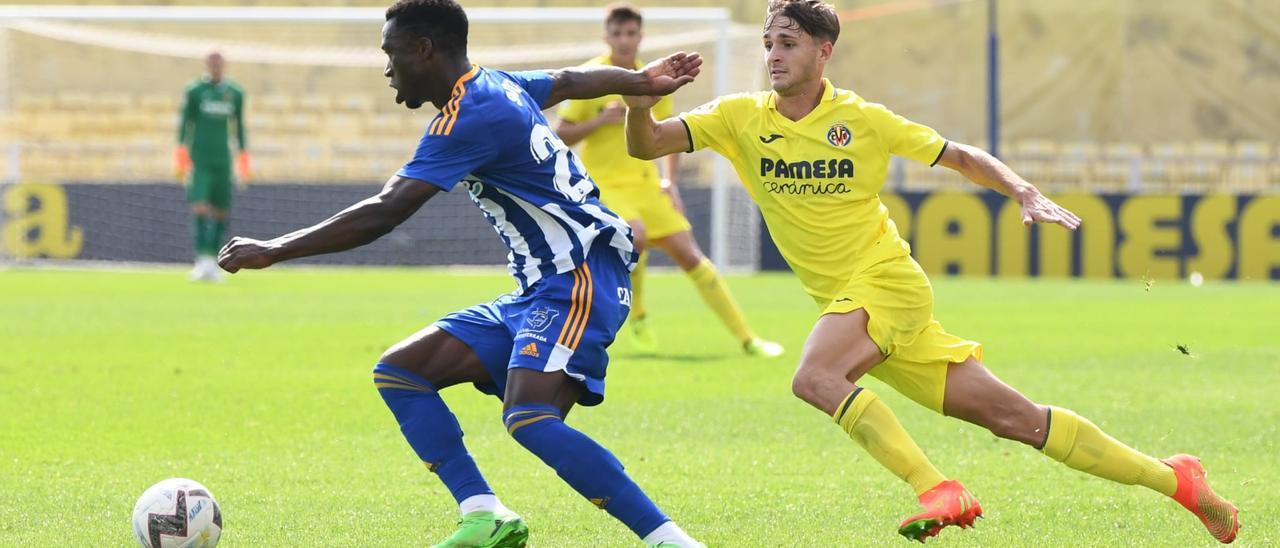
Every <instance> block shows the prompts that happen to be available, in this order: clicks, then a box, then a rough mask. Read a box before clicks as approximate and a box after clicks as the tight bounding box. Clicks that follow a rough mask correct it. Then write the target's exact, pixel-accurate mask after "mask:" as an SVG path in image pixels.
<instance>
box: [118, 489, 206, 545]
mask: <svg viewBox="0 0 1280 548" xmlns="http://www.w3.org/2000/svg"><path fill="white" fill-rule="evenodd" d="M133 535H134V536H135V537H136V538H137V539H138V543H139V544H141V545H142V546H143V547H144V548H212V547H213V546H217V545H218V538H219V537H221V536H222V510H221V509H219V508H218V501H216V500H214V499H213V493H211V492H209V490H208V489H207V488H205V486H203V485H200V484H199V483H196V482H195V481H193V480H189V479H186V478H171V479H167V480H164V481H162V482H160V483H157V484H155V485H152V486H151V488H150V489H147V491H146V492H145V493H142V496H141V497H139V498H138V504H135V505H134V506H133Z"/></svg>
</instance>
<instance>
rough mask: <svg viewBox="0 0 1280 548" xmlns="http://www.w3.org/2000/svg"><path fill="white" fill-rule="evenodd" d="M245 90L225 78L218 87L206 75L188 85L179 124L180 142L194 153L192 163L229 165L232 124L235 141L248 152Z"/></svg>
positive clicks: (197, 164) (199, 164)
mask: <svg viewBox="0 0 1280 548" xmlns="http://www.w3.org/2000/svg"><path fill="white" fill-rule="evenodd" d="M243 117H244V90H243V89H240V86H239V85H237V84H236V83H235V82H232V81H230V80H227V79H225V78H224V79H223V80H222V81H220V82H218V83H217V84H215V83H213V82H211V81H209V78H208V77H207V76H206V77H204V78H201V79H199V80H196V81H195V82H192V83H191V84H190V85H188V86H187V90H186V94H185V95H184V101H183V105H182V121H181V122H179V124H178V142H179V143H181V144H184V145H186V146H187V147H188V148H189V149H190V150H191V161H192V163H194V164H195V165H196V166H197V167H199V166H230V165H231V145H230V133H231V130H230V127H229V126H230V124H231V123H232V122H233V121H234V122H235V127H236V142H237V143H238V144H239V145H240V150H244V149H245V140H244V118H243Z"/></svg>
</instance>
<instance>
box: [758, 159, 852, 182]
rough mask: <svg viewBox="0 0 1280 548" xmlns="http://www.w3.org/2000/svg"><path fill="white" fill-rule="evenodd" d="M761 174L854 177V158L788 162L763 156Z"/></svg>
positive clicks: (771, 175)
mask: <svg viewBox="0 0 1280 548" xmlns="http://www.w3.org/2000/svg"><path fill="white" fill-rule="evenodd" d="M760 176H761V177H775V178H778V179H838V178H846V177H853V160H850V159H848V158H840V159H836V158H830V159H827V160H813V161H811V162H807V161H803V160H801V161H798V162H790V163H788V162H787V161H786V160H783V159H782V158H778V159H776V160H775V159H773V158H761V159H760Z"/></svg>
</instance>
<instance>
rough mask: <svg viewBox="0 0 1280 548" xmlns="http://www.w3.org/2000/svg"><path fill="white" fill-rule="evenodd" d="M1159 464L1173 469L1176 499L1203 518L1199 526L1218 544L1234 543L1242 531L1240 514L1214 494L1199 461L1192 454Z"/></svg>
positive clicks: (1178, 456)
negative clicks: (1202, 525)
mask: <svg viewBox="0 0 1280 548" xmlns="http://www.w3.org/2000/svg"><path fill="white" fill-rule="evenodd" d="M1160 462H1163V463H1165V464H1167V465H1169V467H1170V468H1173V473H1174V475H1176V476H1177V477H1178V490H1177V491H1176V492H1174V494H1173V500H1176V501H1178V504H1181V505H1182V507H1183V508H1186V509H1187V510H1190V511H1191V513H1192V514H1195V515H1196V517H1198V518H1200V523H1203V524H1204V527H1205V529H1208V530H1209V534H1210V535H1213V538H1215V539H1218V542H1221V543H1223V544H1229V543H1230V542H1231V541H1233V540H1235V539H1236V532H1238V531H1239V530H1240V517H1239V511H1238V510H1236V507H1235V505H1234V504H1231V503H1230V502H1227V500H1226V499H1224V498H1222V497H1219V496H1218V495H1216V494H1214V492H1213V489H1212V488H1210V487H1209V480H1208V478H1207V476H1208V474H1206V473H1205V471H1204V465H1203V464H1200V459H1199V458H1198V457H1194V456H1191V455H1174V456H1172V457H1169V458H1167V459H1161V460H1160Z"/></svg>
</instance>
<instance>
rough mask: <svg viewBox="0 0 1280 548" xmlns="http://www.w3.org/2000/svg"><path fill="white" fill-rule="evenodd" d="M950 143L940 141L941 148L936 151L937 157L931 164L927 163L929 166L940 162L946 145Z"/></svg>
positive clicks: (945, 150)
mask: <svg viewBox="0 0 1280 548" xmlns="http://www.w3.org/2000/svg"><path fill="white" fill-rule="evenodd" d="M950 144H951V142H950V141H943V142H942V150H939V151H938V157H937V158H934V159H933V163H932V164H929V167H933V166H936V165H938V162H941V161H942V155H943V154H945V153H946V152H947V145H950Z"/></svg>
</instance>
